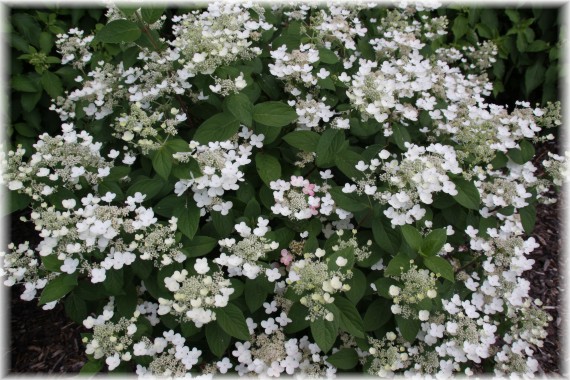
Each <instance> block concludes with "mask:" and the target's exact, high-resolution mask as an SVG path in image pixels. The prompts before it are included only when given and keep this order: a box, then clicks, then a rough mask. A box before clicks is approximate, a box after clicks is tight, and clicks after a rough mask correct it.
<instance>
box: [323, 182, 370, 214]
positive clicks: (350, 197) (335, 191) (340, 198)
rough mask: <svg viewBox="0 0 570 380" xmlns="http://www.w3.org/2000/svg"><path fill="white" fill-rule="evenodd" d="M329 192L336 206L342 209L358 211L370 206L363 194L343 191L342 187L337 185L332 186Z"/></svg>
mask: <svg viewBox="0 0 570 380" xmlns="http://www.w3.org/2000/svg"><path fill="white" fill-rule="evenodd" d="M329 193H330V195H331V197H332V199H333V200H334V202H335V204H336V206H337V207H340V208H341V209H343V210H346V211H351V212H358V211H363V210H366V209H367V208H369V207H370V204H369V203H368V198H367V197H366V196H364V195H358V194H357V193H356V192H354V193H343V192H342V188H341V187H339V186H336V187H332V188H331V189H330V190H329Z"/></svg>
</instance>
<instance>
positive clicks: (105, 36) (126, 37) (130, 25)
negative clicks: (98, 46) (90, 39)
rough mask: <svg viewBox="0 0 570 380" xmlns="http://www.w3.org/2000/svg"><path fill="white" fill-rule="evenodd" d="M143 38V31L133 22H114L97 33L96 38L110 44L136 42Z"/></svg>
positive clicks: (122, 20)
mask: <svg viewBox="0 0 570 380" xmlns="http://www.w3.org/2000/svg"><path fill="white" fill-rule="evenodd" d="M140 36H141V29H140V28H139V27H138V25H137V24H135V23H134V22H132V21H128V20H124V19H121V20H114V21H111V22H110V23H108V24H107V25H105V26H104V27H103V28H101V30H100V31H99V32H98V33H97V35H96V38H97V39H98V40H99V41H101V42H105V43H108V44H119V43H122V42H134V41H136V40H137V39H138V38H139V37H140Z"/></svg>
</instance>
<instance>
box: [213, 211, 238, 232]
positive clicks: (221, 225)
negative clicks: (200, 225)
mask: <svg viewBox="0 0 570 380" xmlns="http://www.w3.org/2000/svg"><path fill="white" fill-rule="evenodd" d="M210 216H211V217H212V222H213V223H214V229H215V230H216V232H217V233H218V234H219V235H220V237H227V236H228V235H229V234H231V233H232V231H233V230H234V225H235V223H234V220H235V218H234V213H233V210H230V211H229V212H228V215H222V214H221V213H219V212H210Z"/></svg>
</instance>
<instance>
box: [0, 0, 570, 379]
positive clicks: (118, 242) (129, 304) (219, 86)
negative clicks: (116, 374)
mask: <svg viewBox="0 0 570 380" xmlns="http://www.w3.org/2000/svg"><path fill="white" fill-rule="evenodd" d="M446 12H450V11H448V10H444V9H440V10H434V9H432V8H431V7H429V6H427V5H419V4H416V5H414V6H412V5H406V4H404V5H401V6H398V7H382V6H376V5H375V4H370V5H340V4H331V5H328V6H324V5H323V6H311V5H305V4H295V5H288V6H282V5H260V4H256V3H249V4H228V3H214V4H210V5H208V6H207V8H199V7H197V8H196V9H188V10H184V11H182V10H177V11H173V10H169V11H168V12H166V13H165V10H164V9H159V8H147V7H143V8H142V9H134V8H125V7H115V6H111V7H110V8H109V9H108V10H107V12H106V14H105V20H104V25H101V24H98V25H97V27H96V31H95V32H94V33H93V34H89V32H88V31H84V30H82V29H79V28H72V29H70V30H68V31H64V30H61V28H62V26H65V24H64V25H60V24H58V21H57V20H56V18H55V16H54V17H53V18H52V16H51V15H52V14H48V13H46V15H45V16H41V17H40V16H38V17H39V19H40V21H41V22H42V23H43V24H45V28H46V29H45V30H42V29H41V28H40V27H39V23H38V21H37V20H36V19H34V18H33V17H32V16H31V15H30V14H27V13H17V14H14V18H18V19H19V20H20V21H15V22H16V23H22V22H23V23H27V24H28V26H30V25H31V26H32V27H31V29H22V28H20V30H19V32H20V33H21V34H23V35H24V36H20V35H19V34H15V36H16V37H15V38H14V41H16V42H15V43H14V44H15V45H14V46H15V48H17V49H19V50H21V51H23V52H26V54H24V55H22V56H21V57H19V58H20V59H22V60H26V61H27V62H28V63H29V64H30V65H32V66H33V67H34V71H35V72H34V73H23V72H16V73H14V74H13V76H12V87H13V89H14V90H15V91H17V92H20V94H19V95H18V96H19V99H20V103H21V107H22V108H21V111H23V112H22V113H20V114H19V115H17V116H16V117H20V116H21V117H22V118H23V122H19V123H17V124H16V127H15V130H16V132H17V133H16V134H15V135H14V138H13V141H15V142H16V146H14V149H13V150H11V151H9V152H7V153H6V154H4V156H3V158H2V159H3V167H4V169H5V170H4V173H3V175H2V179H3V183H4V184H5V185H6V186H7V187H8V189H9V190H10V191H11V194H12V201H11V204H10V206H11V209H12V210H17V209H22V208H30V209H31V214H30V216H29V219H28V220H29V221H30V222H31V223H33V225H35V228H36V230H37V231H39V234H40V237H41V239H42V240H41V242H40V244H39V245H38V246H37V247H33V246H30V244H29V243H24V244H19V245H14V244H11V245H9V247H8V248H9V249H8V251H7V252H6V253H2V260H3V269H2V272H1V273H0V274H2V275H3V277H4V279H5V281H4V283H5V284H6V285H9V286H11V285H14V284H17V283H22V284H24V287H25V289H24V292H23V294H22V298H23V299H26V300H34V299H36V298H38V297H39V304H40V305H43V308H44V309H50V308H53V307H54V306H55V305H56V303H58V302H63V303H64V304H65V308H66V311H67V313H68V314H69V316H70V317H71V318H72V319H73V320H75V321H76V322H78V323H83V325H85V326H86V327H87V328H89V329H91V330H92V333H89V334H86V335H85V337H84V343H85V345H86V352H87V354H88V355H89V359H90V361H89V362H88V363H87V364H86V366H85V369H84V370H85V371H86V372H93V371H99V370H100V369H101V368H102V367H103V365H106V366H107V368H108V369H109V370H111V371H114V370H116V371H127V372H133V371H136V373H137V374H139V375H141V376H143V375H172V376H184V375H188V374H216V373H226V372H228V371H229V372H237V373H238V374H240V375H244V374H248V373H252V374H259V375H267V376H278V375H280V374H294V373H297V374H303V375H318V376H332V375H334V374H335V373H337V372H342V371H360V372H363V371H364V372H368V373H370V374H374V375H379V376H386V375H390V374H393V373H398V372H403V373H405V374H441V375H451V374H453V373H463V374H466V375H472V374H474V373H480V372H491V373H495V374H497V375H506V374H511V373H519V374H528V375H531V374H532V373H534V372H536V370H537V364H538V363H537V361H536V360H535V359H534V358H533V354H534V352H535V350H536V347H540V346H541V345H542V342H543V339H544V338H545V336H546V332H545V327H546V326H547V325H548V322H549V321H550V317H549V316H548V314H546V312H544V311H543V310H542V308H541V301H540V300H534V299H531V298H530V297H529V295H528V290H529V282H528V281H526V280H525V279H523V278H522V274H523V272H525V271H528V270H531V269H532V264H533V260H531V259H528V258H527V257H526V256H527V255H528V254H529V253H530V252H532V251H533V249H535V248H536V247H537V246H538V245H537V243H536V241H535V240H534V238H532V237H529V234H530V233H531V232H532V229H533V227H534V223H535V218H536V217H535V214H536V211H535V207H536V204H537V203H539V202H543V203H548V202H552V201H553V199H552V198H551V197H550V196H549V191H550V190H551V189H553V188H556V189H557V188H558V187H559V186H561V185H562V181H563V172H564V171H563V165H564V162H565V159H564V157H562V156H559V155H557V154H555V153H549V154H548V156H546V157H543V158H541V159H536V158H535V157H534V156H535V149H534V147H533V145H535V144H536V143H539V142H542V141H546V140H551V139H553V138H554V135H553V133H554V132H551V131H549V129H550V128H556V127H557V126H559V125H560V124H561V121H560V105H559V103H552V102H549V101H548V100H552V97H551V96H550V95H544V96H543V98H542V99H541V100H543V101H544V104H543V105H542V106H541V105H540V104H530V103H529V102H526V101H517V102H516V104H515V105H514V109H512V108H513V107H511V110H509V109H508V108H507V107H506V106H502V105H495V104H492V103H490V102H489V97H490V96H491V95H492V93H493V82H492V81H491V80H490V79H489V76H488V71H490V70H491V68H492V69H493V72H494V77H495V79H494V81H495V83H498V79H497V78H498V77H499V74H500V73H501V71H500V69H497V65H496V64H497V53H498V52H499V57H501V58H502V59H506V58H507V57H508V54H507V55H505V54H504V51H502V49H503V50H504V46H499V50H498V49H497V45H496V44H494V43H493V42H492V41H490V40H486V41H483V42H477V41H474V40H473V37H472V36H471V33H470V31H469V30H468V29H467V28H468V25H469V24H471V23H475V24H476V23H477V22H478V21H479V20H482V23H479V24H477V25H483V26H477V30H478V31H479V33H480V34H481V35H483V36H484V37H487V36H486V34H487V35H489V37H488V38H495V37H496V36H495V33H498V32H497V31H498V30H499V29H498V27H497V28H495V29H493V25H486V24H485V21H484V20H489V19H490V18H492V16H491V15H490V14H489V12H487V11H480V12H478V13H477V16H472V17H471V16H470V17H467V18H466V17H465V16H464V15H463V14H461V10H460V11H456V12H458V15H455V19H454V22H453V24H452V25H451V30H452V32H453V34H454V37H453V38H451V37H450V34H449V29H450V25H448V24H450V22H449V21H448V18H447V17H445V16H444V14H445V13H446ZM473 13H476V12H475V11H473ZM515 13H516V15H515ZM38 14H42V13H38ZM507 14H508V15H509V18H510V20H511V21H512V22H514V23H516V25H517V26H516V27H517V28H519V29H520V28H522V27H523V26H524V25H526V27H528V26H530V25H531V24H532V22H528V21H527V22H526V23H525V21H524V19H521V17H520V15H519V13H518V12H515V11H510V12H507ZM521 14H523V12H522V11H521ZM71 15H72V17H76V18H78V19H79V18H81V17H82V14H77V13H72V14H71ZM74 15H75V16H74ZM92 16H93V19H94V20H98V16H99V15H98V14H97V13H95V14H94V15H92ZM539 16H540V14H539ZM537 17H538V16H537ZM462 18H463V19H465V20H462ZM527 24H528V25H527ZM35 25H37V27H38V28H40V29H39V30H37V29H35ZM485 25H486V26H485ZM540 25H541V28H542V24H540ZM486 28H487V29H488V30H487V29H486ZM519 29H517V33H519V32H520V31H519ZM521 30H522V29H521ZM50 32H51V34H50ZM32 33H37V35H38V38H39V40H38V41H39V45H40V46H36V47H39V49H40V51H39V52H38V51H37V50H36V47H34V45H35V44H36V42H32V41H31V40H30V38H31V37H33V36H31V34H32ZM54 33H57V35H56V38H55V39H53V40H51V39H50V38H51V36H52V34H54ZM509 33H510V32H509ZM509 33H507V34H508V35H509ZM520 34H522V35H523V38H525V40H524V41H525V42H524V43H523V42H520V43H519V42H518V40H517V47H518V48H520V46H518V45H519V44H520V45H521V46H524V49H526V51H528V52H531V53H532V52H541V51H543V50H545V49H546V48H547V47H550V45H548V43H547V42H545V41H543V40H538V39H535V35H534V34H533V35H532V38H531V36H530V35H528V34H527V33H526V32H524V31H523V32H520ZM518 35H519V34H517V36H518ZM543 35H544V36H547V35H548V33H546V32H544V31H543ZM26 38H27V42H26ZM517 38H518V37H517ZM539 41H541V42H539ZM28 43H29V45H28ZM53 44H55V48H56V50H57V56H58V57H56V56H55V55H50V54H52V53H50V52H51V49H52V46H54V45H53ZM544 44H546V47H545V48H544V49H543V47H544V46H543V45H544ZM26 45H27V46H26ZM539 45H540V46H539ZM521 49H522V48H521ZM552 60H554V59H552ZM59 64H61V65H63V66H62V67H61V68H59V69H58V70H57V71H53V69H54V67H55V66H53V65H59ZM493 64H495V65H493ZM541 65H542V66H541V67H542V71H545V70H546V72H547V73H548V72H549V71H548V70H550V69H546V68H545V66H544V65H545V62H544V61H541ZM552 67H555V66H554V65H553V66H552ZM497 70H499V71H497ZM529 70H532V71H531V72H532V73H534V74H532V75H535V74H536V76H538V77H541V75H542V79H544V80H545V84H550V83H553V82H552V80H550V79H549V78H550V76H549V75H552V74H547V76H548V78H547V79H545V74H544V72H543V73H542V74H540V75H539V74H538V71H540V70H541V69H539V68H537V67H535V66H532V67H531V68H529ZM532 75H531V76H530V78H531V80H526V81H525V86H526V87H525V93H524V94H520V95H521V97H522V96H523V95H529V94H531V93H532V91H533V90H535V89H536V88H538V86H539V85H540V84H541V83H542V82H540V81H538V79H532V78H533V77H532ZM525 77H526V74H525ZM539 82H540V83H539ZM43 91H45V92H46V93H47V95H49V97H51V99H52V104H51V106H50V110H51V111H54V113H55V114H56V115H57V116H58V118H59V122H58V130H57V131H52V130H48V131H47V132H49V133H39V131H40V130H41V128H40V124H39V122H37V125H36V124H35V123H34V122H31V121H30V120H29V119H30V118H33V116H32V117H31V116H26V114H25V112H26V111H28V112H32V111H33V110H34V109H35V108H36V107H37V104H38V102H40V103H41V101H43V100H42V96H44V95H42V94H43ZM40 105H41V104H40ZM31 114H32V115H33V113H31ZM18 125H19V126H18ZM30 125H31V126H30ZM36 137H37V141H35V142H34V143H33V144H31V143H29V141H28V143H26V138H28V139H32V138H36ZM18 143H21V144H18ZM533 159H534V161H533ZM539 169H540V170H539Z"/></svg>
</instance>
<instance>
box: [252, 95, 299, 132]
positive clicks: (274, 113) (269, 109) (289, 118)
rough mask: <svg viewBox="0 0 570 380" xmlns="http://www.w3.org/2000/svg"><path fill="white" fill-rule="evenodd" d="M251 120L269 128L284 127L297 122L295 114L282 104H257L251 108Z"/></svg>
mask: <svg viewBox="0 0 570 380" xmlns="http://www.w3.org/2000/svg"><path fill="white" fill-rule="evenodd" d="M253 120H255V121H256V122H258V123H261V124H263V125H267V126H269V127H284V126H286V125H288V124H291V123H292V122H293V121H295V120H297V113H296V112H295V110H294V109H293V108H291V107H290V106H289V105H287V104H285V103H283V102H273V101H272V102H265V103H258V104H256V105H255V106H254V107H253Z"/></svg>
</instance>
